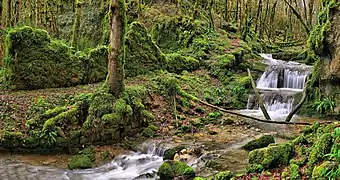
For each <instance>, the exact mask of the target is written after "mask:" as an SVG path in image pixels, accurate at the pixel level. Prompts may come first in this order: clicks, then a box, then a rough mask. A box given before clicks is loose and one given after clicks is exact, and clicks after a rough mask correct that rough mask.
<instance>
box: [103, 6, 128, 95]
mask: <svg viewBox="0 0 340 180" xmlns="http://www.w3.org/2000/svg"><path fill="white" fill-rule="evenodd" d="M125 13H126V5H125V0H112V2H111V15H110V17H111V18H110V20H111V22H110V49H109V58H108V59H109V60H108V61H109V63H108V76H107V85H108V87H109V91H110V93H112V94H113V95H114V96H115V97H116V98H119V96H120V93H121V92H122V91H123V90H124V60H125V47H124V41H125V40H124V39H125V38H124V36H125V26H126V19H125Z"/></svg>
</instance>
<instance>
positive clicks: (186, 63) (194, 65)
mask: <svg viewBox="0 0 340 180" xmlns="http://www.w3.org/2000/svg"><path fill="white" fill-rule="evenodd" d="M166 60H167V68H166V69H167V70H168V71H169V72H173V73H181V72H183V71H185V70H186V71H193V70H196V69H198V68H199V66H200V63H199V61H198V60H196V59H195V58H193V57H188V56H182V55H181V54H179V53H172V54H167V55H166Z"/></svg>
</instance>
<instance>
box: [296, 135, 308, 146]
mask: <svg viewBox="0 0 340 180" xmlns="http://www.w3.org/2000/svg"><path fill="white" fill-rule="evenodd" d="M292 143H293V144H294V145H303V144H308V140H307V138H306V137H305V136H304V135H300V136H299V137H297V138H295V139H294V140H292Z"/></svg>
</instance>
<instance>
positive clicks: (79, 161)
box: [68, 147, 95, 169]
mask: <svg viewBox="0 0 340 180" xmlns="http://www.w3.org/2000/svg"><path fill="white" fill-rule="evenodd" d="M94 161H95V149H94V148H93V147H89V148H86V149H84V150H82V151H80V152H79V154H78V155H75V156H72V157H71V158H70V160H69V162H68V167H69V168H70V169H87V168H92V164H93V162H94Z"/></svg>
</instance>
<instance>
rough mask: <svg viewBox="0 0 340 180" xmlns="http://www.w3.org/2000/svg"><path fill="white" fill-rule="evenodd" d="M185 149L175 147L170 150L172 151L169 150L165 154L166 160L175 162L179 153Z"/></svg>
mask: <svg viewBox="0 0 340 180" xmlns="http://www.w3.org/2000/svg"><path fill="white" fill-rule="evenodd" d="M183 149H185V146H181V145H180V146H175V147H173V148H170V149H167V150H166V151H165V152H164V159H165V160H173V159H174V156H175V154H176V153H177V152H179V151H181V150H183Z"/></svg>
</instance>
